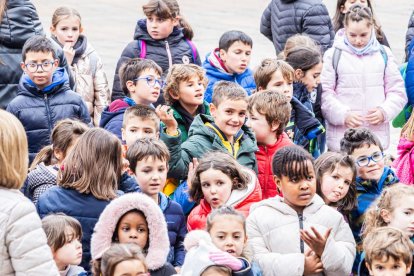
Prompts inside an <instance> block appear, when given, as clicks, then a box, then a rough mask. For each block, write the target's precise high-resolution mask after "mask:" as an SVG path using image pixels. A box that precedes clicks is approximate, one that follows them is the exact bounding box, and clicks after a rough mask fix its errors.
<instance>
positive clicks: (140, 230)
mask: <svg viewBox="0 0 414 276" xmlns="http://www.w3.org/2000/svg"><path fill="white" fill-rule="evenodd" d="M146 231H147V230H146V229H145V228H143V227H140V228H138V232H140V233H145V232H146Z"/></svg>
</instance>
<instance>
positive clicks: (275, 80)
mask: <svg viewBox="0 0 414 276" xmlns="http://www.w3.org/2000/svg"><path fill="white" fill-rule="evenodd" d="M266 89H272V90H275V91H276V92H279V93H282V94H283V95H285V96H286V97H288V98H289V100H290V99H292V96H293V83H292V82H291V81H288V80H286V79H284V78H283V75H282V71H281V70H276V71H275V72H274V73H273V74H272V78H271V79H270V81H269V83H268V84H267V86H266Z"/></svg>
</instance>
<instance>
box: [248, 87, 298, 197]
mask: <svg viewBox="0 0 414 276" xmlns="http://www.w3.org/2000/svg"><path fill="white" fill-rule="evenodd" d="M247 110H248V112H249V121H248V126H249V127H251V128H252V130H253V131H254V134H255V136H256V139H257V146H258V147H259V150H258V151H256V159H257V167H258V170H259V173H258V175H257V176H258V179H259V182H260V186H261V188H262V195H263V199H266V198H269V197H274V196H275V195H277V194H279V192H278V191H277V187H276V184H275V182H274V180H273V175H272V165H271V163H272V161H271V160H272V157H273V155H274V154H275V152H276V151H278V150H279V149H281V148H283V147H285V146H289V145H293V143H292V141H291V140H290V139H289V137H288V136H287V134H286V133H285V131H284V130H285V127H286V125H287V123H288V122H289V118H290V113H291V107H290V103H289V99H288V98H287V97H285V96H284V95H283V94H281V93H275V91H273V90H264V91H261V92H260V93H255V94H253V95H252V96H251V97H250V98H249V105H248V106H247Z"/></svg>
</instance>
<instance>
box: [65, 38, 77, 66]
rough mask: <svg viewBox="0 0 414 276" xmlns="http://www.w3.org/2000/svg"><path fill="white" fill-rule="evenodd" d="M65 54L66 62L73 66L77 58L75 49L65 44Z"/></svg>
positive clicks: (69, 44)
mask: <svg viewBox="0 0 414 276" xmlns="http://www.w3.org/2000/svg"><path fill="white" fill-rule="evenodd" d="M63 53H64V55H65V58H66V61H67V62H68V64H69V65H71V64H72V62H73V58H74V57H75V49H73V47H72V45H71V43H70V42H69V43H65V45H64V46H63Z"/></svg>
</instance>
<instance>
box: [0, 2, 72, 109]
mask: <svg viewBox="0 0 414 276" xmlns="http://www.w3.org/2000/svg"><path fill="white" fill-rule="evenodd" d="M6 2H7V3H6V10H5V12H4V14H3V18H2V20H1V23H0V108H2V109H5V108H6V106H7V104H8V103H9V102H10V101H11V100H12V99H13V98H14V97H16V95H17V90H18V84H19V80H20V77H21V75H22V73H23V71H22V69H21V68H20V62H21V61H22V48H23V45H24V43H25V42H26V40H27V39H29V38H30V37H32V36H34V35H42V34H44V33H43V28H42V25H41V23H40V20H39V16H38V15H37V11H36V8H35V7H34V5H33V4H32V3H31V2H30V1H29V0H7V1H6ZM53 44H54V45H55V46H56V47H55V48H56V52H57V55H58V57H59V62H60V65H59V66H60V67H65V68H66V70H67V71H68V74H70V70H68V67H67V62H66V59H65V57H64V55H63V51H62V50H61V49H59V48H60V47H58V46H57V45H56V43H53ZM69 79H70V86H71V87H73V85H74V82H73V80H72V78H71V76H70V75H69Z"/></svg>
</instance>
